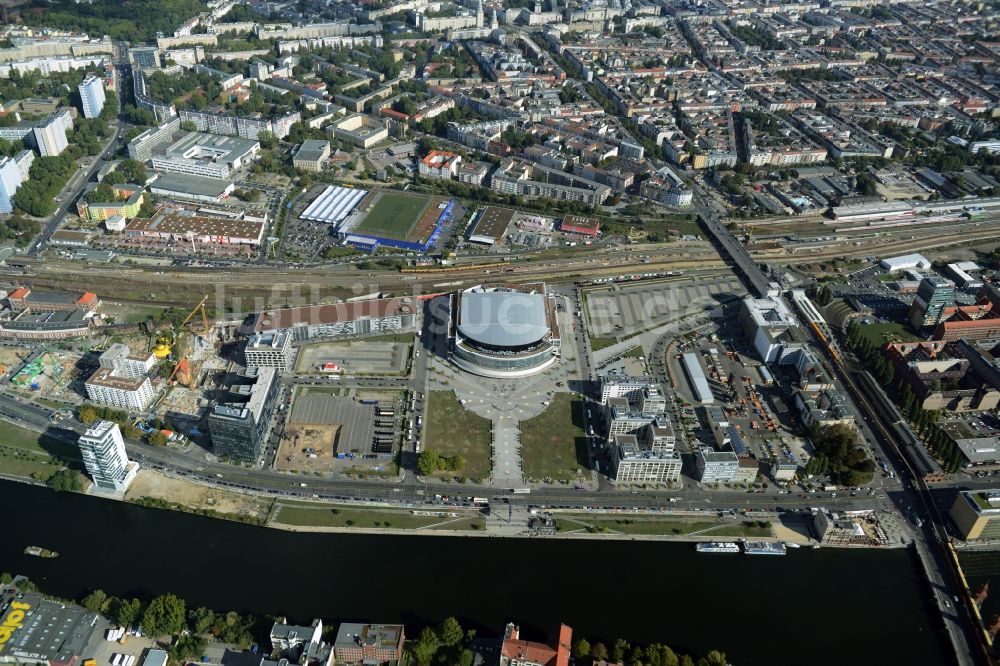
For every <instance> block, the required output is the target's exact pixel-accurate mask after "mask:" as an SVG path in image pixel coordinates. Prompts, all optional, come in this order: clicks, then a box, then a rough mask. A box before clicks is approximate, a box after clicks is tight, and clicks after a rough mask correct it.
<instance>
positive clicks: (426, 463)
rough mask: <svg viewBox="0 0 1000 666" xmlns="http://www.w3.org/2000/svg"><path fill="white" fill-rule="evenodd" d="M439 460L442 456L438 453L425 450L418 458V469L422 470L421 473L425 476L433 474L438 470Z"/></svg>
mask: <svg viewBox="0 0 1000 666" xmlns="http://www.w3.org/2000/svg"><path fill="white" fill-rule="evenodd" d="M439 459H440V455H439V454H438V452H437V451H434V450H433V449H424V450H423V451H421V452H420V455H418V456H417V469H418V470H420V473H421V474H423V475H424V476H427V475H429V474H433V473H434V472H436V471H437V469H438V460H439Z"/></svg>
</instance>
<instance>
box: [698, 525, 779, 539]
mask: <svg viewBox="0 0 1000 666" xmlns="http://www.w3.org/2000/svg"><path fill="white" fill-rule="evenodd" d="M705 536H713V537H716V536H727V537H771V536H774V532H773V531H772V530H771V525H770V523H768V524H767V526H765V527H761V526H760V525H757V524H756V523H743V522H739V523H729V524H728V525H723V526H722V527H720V528H718V529H715V530H709V531H707V532H705Z"/></svg>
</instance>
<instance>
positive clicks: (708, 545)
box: [695, 541, 740, 553]
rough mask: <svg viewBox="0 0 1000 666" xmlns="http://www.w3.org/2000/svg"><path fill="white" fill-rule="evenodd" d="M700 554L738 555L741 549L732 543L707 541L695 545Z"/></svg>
mask: <svg viewBox="0 0 1000 666" xmlns="http://www.w3.org/2000/svg"><path fill="white" fill-rule="evenodd" d="M695 550H697V551H698V552H699V553H738V552H740V547H739V545H738V544H735V543H733V542H731V541H705V542H702V543H699V544H696V545H695Z"/></svg>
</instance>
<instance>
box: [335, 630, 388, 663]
mask: <svg viewBox="0 0 1000 666" xmlns="http://www.w3.org/2000/svg"><path fill="white" fill-rule="evenodd" d="M404 638H405V637H404V631H403V625H401V624H355V623H349V622H345V623H343V624H341V625H340V627H339V628H338V629H337V639H336V640H335V641H334V643H333V656H334V659H336V661H338V662H340V663H343V664H362V663H363V664H366V666H367V665H371V664H383V663H385V662H388V661H398V660H399V659H400V658H401V657H402V655H403V640H404Z"/></svg>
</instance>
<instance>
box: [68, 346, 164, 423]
mask: <svg viewBox="0 0 1000 666" xmlns="http://www.w3.org/2000/svg"><path fill="white" fill-rule="evenodd" d="M99 363H100V366H101V367H99V368H98V369H97V371H96V372H94V374H93V375H91V376H90V379H88V380H87V382H86V384H85V386H86V389H87V397H88V398H90V400H91V401H93V402H96V403H97V404H99V405H107V406H109V407H117V408H119V409H130V410H143V409H146V407H148V406H149V405H150V403H152V401H153V398H154V397H155V393H154V391H153V385H152V382H150V381H149V375H148V373H149V372H150V370H152V369H153V366H154V365H155V363H156V359H155V357H154V356H153V355H152V354H151V353H148V352H147V353H143V354H132V353H131V350H130V349H129V347H128V345H123V344H119V343H115V344H113V345H111V346H110V347H109V348H108V349H107V351H105V352H104V353H102V354H101V356H100V358H99Z"/></svg>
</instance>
